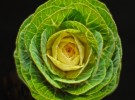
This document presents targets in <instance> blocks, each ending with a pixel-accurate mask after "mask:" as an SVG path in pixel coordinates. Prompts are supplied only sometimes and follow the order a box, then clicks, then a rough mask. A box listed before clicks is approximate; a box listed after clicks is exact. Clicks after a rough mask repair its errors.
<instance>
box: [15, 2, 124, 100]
mask: <svg viewBox="0 0 135 100" xmlns="http://www.w3.org/2000/svg"><path fill="white" fill-rule="evenodd" d="M14 58H15V63H16V68H17V73H18V76H19V78H20V79H21V80H22V81H23V82H24V84H26V85H27V87H28V88H29V90H30V92H31V94H32V96H33V98H35V99H37V100H100V99H102V98H104V97H105V96H107V95H109V94H110V93H112V92H113V91H114V90H115V89H116V88H117V86H118V83H119V76H120V71H121V59H122V47H121V40H120V38H119V35H118V31H117V27H116V24H115V22H114V20H113V18H112V15H111V14H110V11H109V10H108V8H107V7H106V5H105V4H104V3H102V2H100V1H98V0H49V1H47V2H46V3H44V4H42V5H41V6H39V7H38V8H37V10H36V11H35V12H34V13H33V14H32V15H30V16H29V17H28V18H27V19H26V20H25V21H24V22H23V24H22V25H21V27H20V29H19V32H18V36H17V39H16V49H15V52H14Z"/></svg>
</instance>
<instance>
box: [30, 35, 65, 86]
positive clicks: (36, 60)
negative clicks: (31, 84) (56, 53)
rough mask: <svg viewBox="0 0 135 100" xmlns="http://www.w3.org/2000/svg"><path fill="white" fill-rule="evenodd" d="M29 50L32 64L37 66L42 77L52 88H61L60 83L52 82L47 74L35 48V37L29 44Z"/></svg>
mask: <svg viewBox="0 0 135 100" xmlns="http://www.w3.org/2000/svg"><path fill="white" fill-rule="evenodd" d="M29 50H30V53H31V57H32V59H33V61H34V63H35V64H36V65H37V68H38V69H39V71H40V72H41V73H42V75H44V77H45V78H46V79H47V80H48V81H49V83H51V84H52V85H53V86H55V87H57V88H62V85H61V84H60V83H58V82H56V81H54V80H52V79H51V77H50V76H49V73H48V71H47V68H46V65H44V63H43V62H42V59H41V58H40V53H39V51H38V50H37V48H36V37H35V36H34V37H33V38H32V40H31V44H30V49H29Z"/></svg>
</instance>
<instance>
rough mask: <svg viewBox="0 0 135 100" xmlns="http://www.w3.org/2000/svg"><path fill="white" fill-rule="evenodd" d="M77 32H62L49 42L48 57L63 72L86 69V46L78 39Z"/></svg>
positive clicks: (53, 36) (52, 37)
mask: <svg viewBox="0 0 135 100" xmlns="http://www.w3.org/2000/svg"><path fill="white" fill-rule="evenodd" d="M76 34H77V33H76V32H74V33H72V32H70V31H60V32H57V33H55V34H53V35H52V36H51V37H50V38H49V39H48V41H47V56H48V58H49V59H50V60H51V62H52V63H53V64H54V65H55V66H56V67H57V68H59V69H60V70H62V71H73V70H78V69H81V68H82V67H84V63H85V62H86V61H84V58H85V56H86V55H85V52H84V51H85V44H84V43H83V42H82V41H80V39H79V38H78V37H76Z"/></svg>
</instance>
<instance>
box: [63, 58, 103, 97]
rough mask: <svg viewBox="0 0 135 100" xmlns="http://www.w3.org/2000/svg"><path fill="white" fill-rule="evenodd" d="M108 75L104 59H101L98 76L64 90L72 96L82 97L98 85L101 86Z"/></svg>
mask: <svg viewBox="0 0 135 100" xmlns="http://www.w3.org/2000/svg"><path fill="white" fill-rule="evenodd" d="M105 75H106V65H105V62H104V58H103V57H101V61H100V63H99V69H98V71H97V73H96V75H95V76H94V77H92V78H89V79H88V80H86V81H84V82H83V83H82V84H78V85H72V86H70V87H67V88H65V89H64V90H65V91H66V92H68V93H70V94H74V95H80V94H83V93H85V92H87V91H88V90H90V89H91V88H93V87H95V86H96V85H98V84H100V83H101V82H102V81H103V79H104V78H105Z"/></svg>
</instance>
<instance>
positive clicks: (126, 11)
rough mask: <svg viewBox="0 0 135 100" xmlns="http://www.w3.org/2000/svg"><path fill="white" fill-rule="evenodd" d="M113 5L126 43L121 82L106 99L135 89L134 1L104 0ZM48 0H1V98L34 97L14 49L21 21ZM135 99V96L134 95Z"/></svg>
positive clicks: (128, 99) (129, 99)
mask: <svg viewBox="0 0 135 100" xmlns="http://www.w3.org/2000/svg"><path fill="white" fill-rule="evenodd" d="M101 1H103V2H105V3H106V5H107V6H108V8H109V9H110V11H111V13H112V15H113V17H114V20H115V21H116V24H117V26H118V31H119V35H120V37H121V39H122V45H123V60H122V66H123V68H122V72H121V78H120V84H119V86H118V88H117V90H116V91H115V92H114V93H112V94H111V95H109V96H108V97H106V98H105V99H104V100H133V98H134V97H135V96H134V92H132V91H133V90H134V89H135V82H134V81H135V71H134V70H135V68H134V60H135V58H134V52H135V48H134V46H135V42H134V40H135V39H134V34H135V33H134V32H135V27H134V26H135V25H134V23H135V20H134V18H135V15H134V14H133V13H134V12H135V11H134V5H133V4H134V3H132V2H131V1H130V0H129V2H128V1H127V0H101ZM44 2H45V0H1V1H0V100H32V97H31V95H30V93H29V90H28V89H27V87H25V85H23V83H22V82H21V81H20V80H19V79H18V77H17V74H16V70H15V64H14V58H13V51H14V49H15V39H16V36H17V32H18V29H19V27H20V25H21V23H22V22H23V21H24V19H25V18H27V17H28V16H29V15H30V14H32V13H33V12H34V11H35V9H36V8H37V7H38V6H39V5H40V4H42V3H44ZM134 99H135V98H134Z"/></svg>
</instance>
